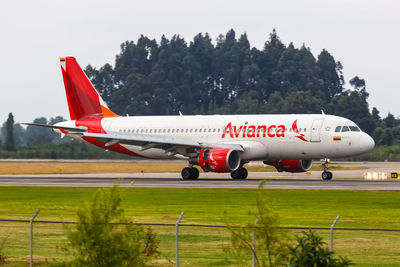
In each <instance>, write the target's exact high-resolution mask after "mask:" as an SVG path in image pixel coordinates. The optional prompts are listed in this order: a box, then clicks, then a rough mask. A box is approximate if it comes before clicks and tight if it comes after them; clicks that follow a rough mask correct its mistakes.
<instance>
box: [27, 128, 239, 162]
mask: <svg viewBox="0 0 400 267" xmlns="http://www.w3.org/2000/svg"><path fill="white" fill-rule="evenodd" d="M22 124H25V125H30V126H39V127H45V128H50V129H59V130H64V131H65V132H66V133H65V135H69V136H73V135H76V136H80V137H91V138H96V140H97V141H101V142H104V143H105V146H106V147H109V146H112V145H115V144H123V145H134V146H140V147H141V151H145V150H147V149H150V148H159V149H162V150H165V152H166V153H167V154H168V155H169V156H173V155H176V154H181V155H184V156H189V155H191V154H193V153H197V152H198V150H200V149H206V148H232V149H235V150H238V151H244V148H243V146H241V145H240V144H232V143H202V142H198V141H194V140H190V139H183V138H173V137H168V136H162V135H161V136H160V135H148V134H133V133H129V134H126V133H108V134H102V133H88V132H87V130H88V129H87V127H85V126H78V127H65V126H60V125H59V126H57V125H46V124H39V123H22Z"/></svg>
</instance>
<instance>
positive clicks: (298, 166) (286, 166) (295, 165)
mask: <svg viewBox="0 0 400 267" xmlns="http://www.w3.org/2000/svg"><path fill="white" fill-rule="evenodd" d="M264 163H265V164H268V165H272V166H274V167H275V168H276V170H277V171H278V172H306V171H309V170H310V169H311V166H312V160H298V159H296V160H273V161H272V160H271V161H264Z"/></svg>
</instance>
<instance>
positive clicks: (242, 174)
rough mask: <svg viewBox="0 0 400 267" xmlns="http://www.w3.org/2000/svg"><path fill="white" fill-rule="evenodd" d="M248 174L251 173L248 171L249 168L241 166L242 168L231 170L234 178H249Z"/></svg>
mask: <svg viewBox="0 0 400 267" xmlns="http://www.w3.org/2000/svg"><path fill="white" fill-rule="evenodd" d="M248 174H249V173H248V172H247V169H246V168H243V167H241V168H239V169H237V170H236V171H233V172H231V177H232V179H234V180H244V179H246V178H247V175H248Z"/></svg>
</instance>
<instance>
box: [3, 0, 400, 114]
mask: <svg viewBox="0 0 400 267" xmlns="http://www.w3.org/2000/svg"><path fill="white" fill-rule="evenodd" d="M231 28H233V29H234V30H235V31H236V33H237V35H240V34H241V33H243V32H246V33H247V35H248V38H249V40H250V44H251V45H252V46H255V47H257V48H259V49H262V48H263V45H264V42H265V41H266V40H267V39H268V36H269V34H270V32H271V31H272V29H273V28H276V30H277V32H278V36H279V37H280V38H281V40H282V41H283V42H284V43H285V44H288V43H290V42H293V43H294V45H295V46H296V47H299V46H301V45H302V44H303V43H304V44H305V45H306V46H307V47H310V48H311V51H312V52H313V54H314V56H317V55H318V54H319V53H320V52H321V50H322V49H324V48H325V49H327V50H328V51H329V52H330V53H331V54H332V55H333V56H334V57H335V59H336V60H338V61H340V62H341V63H342V64H343V66H344V76H345V79H346V82H347V86H348V80H350V79H351V78H352V77H354V76H355V75H358V76H359V77H360V78H363V79H365V80H366V83H367V91H368V92H369V93H370V97H369V103H370V108H372V107H374V106H376V107H377V108H378V109H379V110H380V111H381V115H386V114H387V112H391V113H393V114H394V115H395V116H396V117H398V116H399V115H400V104H399V99H400V85H399V80H398V79H399V78H400V66H399V63H400V1H397V0H392V1H390V0H379V1H368V0H334V1H329V0H324V1H322V0H310V1H303V0H293V1H285V0H281V1H267V0H262V1H252V0H246V1H243V0H241V1H236V0H227V1H222V0H201V1H189V0H186V1H183V0H182V1H178V0H152V1H133V0H131V1H115V0H114V1H110V0H107V1H103V0H90V1H87V0H85V1H83V0H80V1H78V0H68V1H61V0H60V1H58V0H49V1H40V0H35V1H31V0H29V1H18V0H2V1H1V4H0V92H1V96H0V107H1V108H0V122H4V121H5V120H6V119H7V115H8V113H9V112H13V114H14V116H15V120H16V121H19V122H29V121H32V120H33V119H34V118H37V117H40V116H45V117H47V118H49V117H54V116H57V115H62V116H64V117H65V118H69V115H68V110H67V104H66V98H65V93H64V87H63V83H62V76H61V71H60V67H59V59H58V58H59V57H60V56H75V57H76V58H77V60H78V62H79V63H80V65H81V66H82V67H84V66H86V65H87V64H91V65H93V66H95V67H97V68H99V67H101V66H102V65H104V64H105V63H111V64H112V65H114V61H115V55H116V54H117V53H119V52H120V44H121V43H122V42H124V41H126V40H134V41H136V40H137V39H138V37H139V36H140V35H141V34H143V35H145V36H147V37H149V38H156V39H157V40H158V41H159V40H160V37H161V35H162V34H165V35H166V36H167V38H170V37H171V36H172V35H174V34H179V35H181V36H182V37H184V38H185V40H186V41H187V42H190V41H191V40H192V39H193V37H194V36H195V35H196V34H198V33H199V32H202V33H205V32H208V33H209V34H210V36H211V37H212V38H213V40H215V39H216V38H217V36H218V35H219V34H220V33H223V34H225V33H226V32H227V31H228V30H229V29H231Z"/></svg>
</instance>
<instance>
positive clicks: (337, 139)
mask: <svg viewBox="0 0 400 267" xmlns="http://www.w3.org/2000/svg"><path fill="white" fill-rule="evenodd" d="M341 140H342V137H341V136H334V137H333V141H341Z"/></svg>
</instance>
